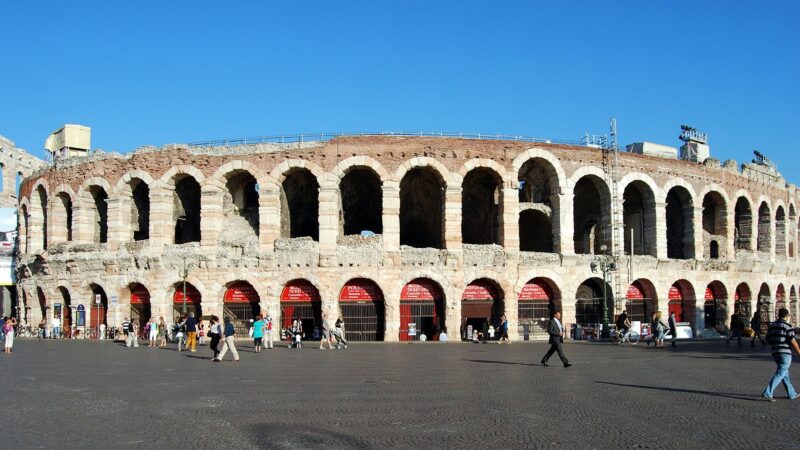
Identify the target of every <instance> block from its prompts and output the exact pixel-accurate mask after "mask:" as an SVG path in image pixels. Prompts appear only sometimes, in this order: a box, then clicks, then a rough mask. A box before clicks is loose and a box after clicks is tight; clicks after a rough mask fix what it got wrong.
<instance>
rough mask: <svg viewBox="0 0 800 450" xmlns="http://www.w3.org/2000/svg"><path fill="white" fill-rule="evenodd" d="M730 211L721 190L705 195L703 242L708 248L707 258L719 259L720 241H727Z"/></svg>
mask: <svg viewBox="0 0 800 450" xmlns="http://www.w3.org/2000/svg"><path fill="white" fill-rule="evenodd" d="M727 216H728V211H727V208H726V205H725V199H724V198H723V197H722V195H721V194H720V193H719V192H714V191H711V192H709V193H708V194H706V195H705V197H703V242H704V243H705V245H704V247H705V248H706V249H707V252H708V253H707V254H705V255H704V257H705V258H706V259H709V258H710V259H718V258H719V257H720V255H719V251H720V248H719V242H727V240H728V239H727V236H728V225H727V223H726V220H727Z"/></svg>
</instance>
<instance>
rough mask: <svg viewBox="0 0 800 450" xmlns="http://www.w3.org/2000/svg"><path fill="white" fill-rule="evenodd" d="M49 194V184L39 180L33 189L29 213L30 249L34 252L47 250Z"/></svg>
mask: <svg viewBox="0 0 800 450" xmlns="http://www.w3.org/2000/svg"><path fill="white" fill-rule="evenodd" d="M47 192H48V187H47V183H46V181H45V180H43V179H39V180H37V181H36V183H34V185H33V188H32V189H31V208H30V210H29V211H28V212H29V214H30V221H29V223H28V226H29V227H30V228H29V230H28V232H29V239H30V243H29V247H30V248H31V250H33V251H34V252H38V251H42V250H47V241H48V239H47V216H48V211H47V210H48V208H47V206H48V202H47V195H48V194H47Z"/></svg>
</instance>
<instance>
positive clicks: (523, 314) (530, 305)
mask: <svg viewBox="0 0 800 450" xmlns="http://www.w3.org/2000/svg"><path fill="white" fill-rule="evenodd" d="M554 309H555V305H554V304H553V302H552V301H548V300H519V301H518V303H517V317H518V320H519V326H524V325H528V326H529V327H528V328H529V329H530V333H531V335H532V336H538V337H541V336H546V335H547V329H548V327H549V326H550V317H552V316H553V312H554Z"/></svg>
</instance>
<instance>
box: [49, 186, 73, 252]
mask: <svg viewBox="0 0 800 450" xmlns="http://www.w3.org/2000/svg"><path fill="white" fill-rule="evenodd" d="M53 192H55V196H54V198H53V200H52V208H51V222H52V224H51V231H52V233H51V240H52V241H53V242H69V241H72V239H73V237H74V232H75V226H74V222H75V214H74V212H75V210H74V208H75V204H76V201H77V198H76V196H75V193H74V192H73V190H72V188H71V187H70V186H69V185H67V184H60V185H58V186H56V188H55V189H54V190H53Z"/></svg>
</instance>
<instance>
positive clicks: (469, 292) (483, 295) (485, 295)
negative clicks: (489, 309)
mask: <svg viewBox="0 0 800 450" xmlns="http://www.w3.org/2000/svg"><path fill="white" fill-rule="evenodd" d="M497 298H499V296H498V295H497V289H495V287H494V285H493V284H492V283H490V282H488V281H483V280H478V281H473V282H472V283H470V284H468V285H467V288H466V289H464V293H463V294H461V300H495V299H497Z"/></svg>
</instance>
